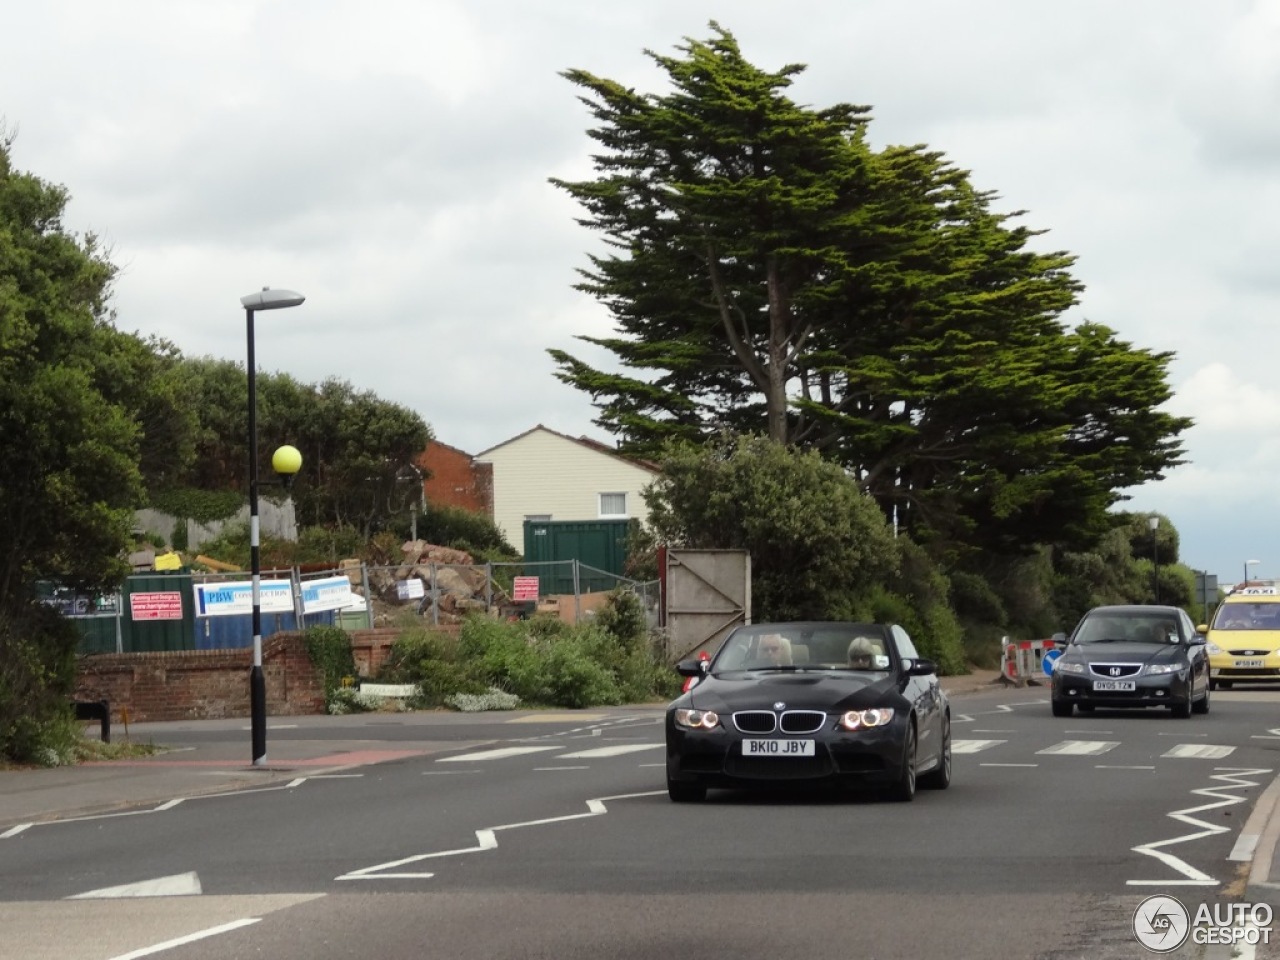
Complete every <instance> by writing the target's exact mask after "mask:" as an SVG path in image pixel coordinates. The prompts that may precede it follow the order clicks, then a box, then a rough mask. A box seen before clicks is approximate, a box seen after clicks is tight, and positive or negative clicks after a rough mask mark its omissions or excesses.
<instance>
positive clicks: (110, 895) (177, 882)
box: [67, 870, 204, 900]
mask: <svg viewBox="0 0 1280 960" xmlns="http://www.w3.org/2000/svg"><path fill="white" fill-rule="evenodd" d="M203 892H204V891H203V890H202V889H201V887H200V878H199V877H198V876H196V874H195V871H194V870H193V871H191V872H190V873H175V874H174V875H173V876H171V877H159V878H157V879H155V880H141V881H139V882H138V883H125V884H121V885H120V886H118V887H103V888H102V889H101V890H90V891H89V892H88V893H77V894H76V895H75V896H74V897H67V899H68V900H117V899H123V898H125V897H198V896H199V895H200V894H202V893H203Z"/></svg>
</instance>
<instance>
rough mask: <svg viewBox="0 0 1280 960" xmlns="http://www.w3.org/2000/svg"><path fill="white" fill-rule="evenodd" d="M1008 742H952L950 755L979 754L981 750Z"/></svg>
mask: <svg viewBox="0 0 1280 960" xmlns="http://www.w3.org/2000/svg"><path fill="white" fill-rule="evenodd" d="M1008 742H1009V741H1008V740H952V741H951V752H952V753H979V752H981V751H983V750H989V749H991V748H992V747H998V746H999V745H1000V744H1002V743H1008Z"/></svg>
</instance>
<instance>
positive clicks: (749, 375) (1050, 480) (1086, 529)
mask: <svg viewBox="0 0 1280 960" xmlns="http://www.w3.org/2000/svg"><path fill="white" fill-rule="evenodd" d="M712 30H713V36H712V38H711V39H710V40H708V41H705V42H700V41H693V40H687V41H686V43H685V45H683V46H681V47H678V50H679V52H680V53H681V54H682V56H678V57H663V56H658V55H656V54H654V53H652V52H648V51H646V53H647V55H648V56H649V57H651V58H652V59H653V60H654V61H655V62H656V63H657V64H658V65H659V66H660V67H662V68H663V70H664V71H665V72H666V73H667V75H668V77H669V79H670V83H671V88H672V89H671V92H669V93H666V94H662V95H653V94H639V93H636V92H635V91H632V90H629V89H626V88H624V87H622V86H621V85H619V84H617V83H614V82H612V81H609V80H605V79H601V78H599V77H595V76H593V75H591V74H588V73H585V72H583V71H577V70H574V71H569V72H567V73H566V74H565V76H566V77H567V78H568V79H569V80H570V81H572V82H573V83H574V84H575V85H577V86H578V87H580V88H582V89H583V90H584V91H586V93H585V94H584V96H583V98H582V99H583V101H584V103H586V104H587V105H588V107H589V108H590V110H591V112H592V115H593V117H594V119H595V121H596V124H597V125H596V126H595V127H594V128H593V129H592V130H591V131H590V136H591V137H592V138H593V139H594V140H596V141H597V142H598V143H599V144H600V146H601V148H602V149H601V152H599V153H598V154H596V155H595V157H594V161H595V164H596V169H597V171H598V173H599V176H598V177H597V178H595V179H593V180H589V181H582V182H573V183H571V182H565V181H562V180H556V181H553V182H555V183H556V184H558V185H559V186H561V187H562V188H564V189H565V190H566V191H568V192H569V193H570V194H571V195H572V196H574V197H575V198H576V199H577V200H579V201H580V202H581V203H582V205H583V207H584V208H585V209H586V211H587V216H586V217H585V218H584V219H583V220H582V221H581V222H582V223H583V224H584V225H586V226H589V227H591V228H592V229H595V230H598V231H600V232H601V233H602V234H603V237H604V239H605V242H606V244H607V246H608V247H609V248H610V252H608V253H606V254H604V255H599V256H593V257H592V258H591V268H590V269H589V270H586V271H584V272H583V281H582V283H580V284H579V288H580V289H582V290H584V291H586V292H589V293H591V294H592V295H593V296H596V297H597V298H598V299H600V300H601V301H602V302H603V303H604V304H606V306H607V307H608V309H609V310H610V312H611V313H612V315H613V317H614V319H615V323H616V327H617V335H616V336H613V337H601V338H593V337H583V338H582V339H584V340H587V341H588V342H591V343H594V344H597V345H599V346H603V347H605V348H607V349H608V350H610V351H611V352H613V353H614V355H615V356H616V357H617V359H618V361H619V365H620V367H621V368H622V372H609V371H603V370H599V369H594V368H592V367H590V366H589V365H587V364H585V363H583V362H582V361H580V360H578V359H576V358H574V357H573V356H571V355H570V354H568V353H567V352H564V351H558V350H553V351H551V353H552V356H553V357H554V358H555V360H556V361H557V362H558V364H559V366H560V371H559V374H558V376H559V377H560V378H561V379H562V380H564V381H565V382H567V383H570V384H572V385H574V386H576V387H578V388H579V389H581V390H584V391H586V392H588V393H590V394H591V396H592V398H593V400H594V401H595V403H596V405H597V408H598V409H599V416H598V418H597V421H596V422H597V423H598V424H599V425H601V426H602V427H604V428H605V429H608V430H610V431H612V432H614V433H616V434H618V435H619V437H620V438H621V440H622V441H623V446H624V449H629V450H632V451H635V452H638V453H645V454H649V455H652V454H654V453H655V452H656V451H657V450H658V449H660V447H661V444H662V443H663V441H665V440H666V439H668V438H670V437H673V436H675V437H680V438H683V439H690V440H695V441H701V440H706V439H707V438H709V437H710V436H712V435H713V434H714V433H715V432H717V431H719V430H722V429H726V428H727V429H730V430H735V431H738V432H743V433H747V432H759V431H763V432H766V433H767V435H768V436H769V437H770V438H771V439H773V440H775V441H777V442H781V443H790V444H799V445H803V446H807V447H813V448H816V449H818V450H821V451H822V452H823V453H824V455H825V456H827V457H829V458H831V459H833V460H835V461H837V462H839V463H841V464H842V465H843V466H845V467H846V468H847V469H848V470H849V471H850V472H851V473H852V474H853V475H854V476H855V477H857V478H858V479H859V480H860V482H862V484H863V485H864V488H865V489H866V490H868V491H869V492H870V493H871V494H872V495H873V496H874V497H875V498H876V500H877V501H878V502H879V503H880V505H881V507H882V509H883V510H885V512H886V513H889V514H892V515H894V516H895V517H896V519H897V520H898V521H899V523H900V524H902V525H904V526H906V527H907V528H909V529H912V530H913V531H914V532H916V533H917V534H918V535H919V536H920V537H921V539H924V540H928V541H931V542H934V543H937V544H941V545H943V546H945V547H951V548H954V549H956V550H965V549H970V548H979V549H995V550H1016V549H1019V548H1022V547H1025V546H1027V545H1029V544H1032V543H1036V542H1053V543H1065V544H1081V543H1088V542H1091V541H1092V540H1093V539H1094V538H1096V537H1097V536H1098V535H1099V534H1100V533H1101V532H1102V531H1103V530H1104V529H1105V528H1106V526H1107V524H1108V523H1109V519H1108V516H1107V511H1108V508H1109V507H1110V506H1112V505H1113V504H1114V503H1115V502H1116V500H1117V499H1118V497H1119V492H1118V491H1119V490H1120V489H1121V488H1123V487H1126V486H1132V485H1134V484H1137V483H1141V482H1143V481H1145V480H1150V479H1154V478H1157V477H1159V476H1160V475H1161V472H1162V471H1163V470H1164V469H1167V468H1168V467H1170V466H1172V465H1174V464H1176V463H1178V462H1179V460H1178V456H1179V453H1180V446H1179V443H1178V441H1177V437H1178V434H1179V433H1180V432H1181V431H1182V430H1184V429H1185V428H1186V427H1187V426H1188V425H1189V422H1188V421H1186V420H1183V419H1180V418H1175V417H1171V416H1169V415H1167V414H1164V413H1161V412H1159V411H1158V410H1157V409H1156V408H1157V407H1158V406H1159V404H1161V403H1163V402H1164V400H1166V399H1167V398H1168V396H1169V389H1168V386H1167V370H1166V368H1167V365H1168V362H1169V360H1170V359H1171V355H1169V354H1162V353H1151V352H1148V351H1143V350H1135V349H1133V348H1132V347H1131V346H1130V345H1128V344H1126V343H1123V342H1121V341H1119V340H1118V339H1117V338H1116V337H1115V335H1114V334H1113V333H1112V332H1111V331H1109V330H1106V329H1105V328H1102V327H1099V326H1094V325H1090V324H1085V325H1082V326H1081V327H1080V328H1079V329H1077V330H1074V331H1070V330H1068V329H1067V328H1066V327H1065V325H1064V324H1063V322H1062V320H1061V315H1062V314H1063V313H1064V312H1065V311H1066V310H1067V309H1069V308H1070V307H1071V306H1073V305H1074V304H1075V302H1076V298H1077V296H1078V293H1079V290H1080V285H1079V283H1078V282H1077V281H1076V280H1075V279H1074V278H1073V277H1072V276H1071V274H1070V272H1069V269H1070V267H1071V266H1072V263H1073V258H1072V257H1070V256H1069V255H1068V254H1066V253H1063V252H1055V253H1038V252H1035V251H1033V250H1031V249H1029V243H1030V241H1031V240H1032V238H1033V237H1035V235H1036V233H1035V232H1034V231H1032V230H1030V229H1027V228H1025V227H1022V226H1018V225H1017V224H1016V223H1015V222H1014V221H1015V220H1016V218H1017V217H1018V216H1020V214H1016V213H1015V214H1006V215H1001V214H997V213H995V212H993V211H992V210H991V203H992V201H993V199H994V197H993V195H992V194H990V193H984V192H981V191H978V190H976V189H975V188H974V187H973V186H972V185H971V183H970V181H969V175H968V174H967V172H965V171H961V170H957V169H956V168H955V167H953V166H952V165H951V164H950V163H948V162H947V161H946V159H945V157H944V156H943V155H942V154H940V153H938V152H936V151H931V150H928V149H927V148H925V147H923V146H915V147H889V148H886V149H884V150H882V151H879V152H875V151H872V150H870V149H869V148H868V146H867V144H866V138H865V137H866V128H867V125H868V123H869V115H868V111H867V108H865V107H856V106H850V105H847V104H838V105H836V106H834V107H831V108H828V109H825V110H815V109H810V108H806V107H801V106H798V105H796V104H795V103H793V102H792V101H791V100H789V99H788V98H787V97H786V96H785V95H784V92H783V91H785V89H786V88H787V87H788V86H789V85H790V83H791V81H792V78H793V77H794V76H795V75H796V74H797V73H799V72H800V71H801V70H802V69H803V68H802V67H800V66H796V65H790V66H786V67H784V68H782V69H781V70H779V71H777V72H772V73H771V72H767V71H763V70H760V69H759V68H757V67H754V66H752V65H751V64H749V63H748V62H747V61H746V60H745V59H744V58H743V56H742V53H741V51H740V49H739V47H738V45H737V43H736V41H735V40H734V38H733V37H732V35H731V34H729V33H728V32H727V31H725V30H723V29H721V28H720V27H719V26H717V25H716V24H714V23H713V24H712Z"/></svg>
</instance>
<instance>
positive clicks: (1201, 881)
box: [1127, 767, 1271, 887]
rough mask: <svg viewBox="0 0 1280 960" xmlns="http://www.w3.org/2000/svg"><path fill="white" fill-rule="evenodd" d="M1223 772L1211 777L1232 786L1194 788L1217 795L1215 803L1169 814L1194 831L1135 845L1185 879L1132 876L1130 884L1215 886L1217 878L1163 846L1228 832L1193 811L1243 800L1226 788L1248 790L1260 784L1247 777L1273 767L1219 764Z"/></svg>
mask: <svg viewBox="0 0 1280 960" xmlns="http://www.w3.org/2000/svg"><path fill="white" fill-rule="evenodd" d="M1218 769H1219V770H1223V771H1225V772H1223V773H1216V774H1214V775H1213V776H1212V777H1210V778H1209V779H1211V780H1224V781H1226V782H1228V783H1229V784H1231V786H1229V787H1220V788H1213V787H1204V788H1201V789H1198V790H1192V791H1191V792H1192V793H1193V794H1196V795H1198V796H1202V797H1216V798H1217V801H1216V802H1215V803H1204V804H1201V805H1200V806H1197V807H1187V808H1185V809H1183V810H1174V811H1173V812H1172V813H1170V814H1169V816H1170V817H1172V818H1173V819H1175V820H1179V821H1181V822H1182V823H1185V824H1187V825H1189V826H1192V827H1199V828H1200V829H1199V830H1197V831H1196V832H1195V833H1188V834H1185V835H1183V836H1180V837H1171V838H1169V839H1168V840H1157V841H1156V842H1155V843H1144V844H1142V845H1141V846H1137V847H1132V848H1131V849H1132V850H1133V852H1134V853H1141V854H1143V855H1145V856H1148V857H1155V858H1156V859H1157V860H1159V861H1160V862H1161V863H1163V864H1164V865H1165V866H1167V867H1169V868H1170V869H1172V870H1174V871H1176V872H1178V873H1180V874H1181V875H1182V876H1183V877H1184V878H1185V879H1182V880H1170V879H1168V878H1167V877H1166V878H1164V879H1162V880H1129V881H1127V883H1128V884H1129V885H1130V886H1166V887H1172V886H1215V885H1217V883H1218V881H1217V880H1215V879H1214V878H1213V877H1211V876H1209V875H1208V874H1207V873H1204V872H1203V871H1201V870H1197V869H1196V868H1195V867H1193V866H1191V864H1189V863H1187V862H1186V861H1185V860H1181V859H1179V858H1178V857H1175V856H1174V855H1173V854H1171V853H1166V852H1165V851H1164V850H1162V849H1161V848H1162V847H1169V846H1173V845H1174V844H1176V843H1190V842H1191V841H1192V840H1200V839H1203V838H1204V837H1212V836H1216V835H1217V834H1219V833H1226V832H1227V831H1228V829H1229V828H1227V827H1220V826H1218V825H1216V824H1212V823H1205V822H1204V821H1203V820H1197V819H1196V818H1195V817H1194V816H1192V814H1195V813H1203V812H1204V811H1206V810H1216V809H1218V808H1219V807H1229V806H1232V805H1234V804H1238V803H1244V801H1245V798H1244V797H1243V796H1236V795H1235V794H1233V793H1224V792H1222V791H1225V790H1247V789H1248V788H1249V787H1256V786H1258V785H1259V783H1258V781H1257V780H1249V779H1247V778H1248V777H1256V776H1260V775H1262V774H1264V773H1270V772H1271V771H1270V770H1265V769H1255V768H1246V767H1219V768H1218Z"/></svg>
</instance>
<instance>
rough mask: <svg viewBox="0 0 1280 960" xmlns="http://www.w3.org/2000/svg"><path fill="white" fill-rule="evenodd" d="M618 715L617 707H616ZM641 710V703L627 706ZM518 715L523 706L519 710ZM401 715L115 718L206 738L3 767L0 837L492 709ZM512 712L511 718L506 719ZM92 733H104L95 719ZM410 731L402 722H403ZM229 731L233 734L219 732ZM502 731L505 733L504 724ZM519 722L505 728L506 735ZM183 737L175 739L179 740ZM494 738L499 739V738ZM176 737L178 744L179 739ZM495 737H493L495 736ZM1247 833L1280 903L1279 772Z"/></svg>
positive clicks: (336, 767)
mask: <svg viewBox="0 0 1280 960" xmlns="http://www.w3.org/2000/svg"><path fill="white" fill-rule="evenodd" d="M942 685H943V688H944V689H945V690H946V691H947V693H948V694H949V695H950V696H951V697H952V699H953V703H954V702H955V701H956V700H959V699H963V698H964V697H967V696H972V695H975V694H979V693H982V692H987V691H992V690H998V689H1002V687H1003V686H1004V683H1003V681H1002V680H1001V677H1000V674H999V672H998V671H994V670H980V671H974V672H973V673H970V674H966V675H963V676H958V677H944V678H942ZM612 709H613V710H614V711H616V708H612ZM626 709H632V708H626ZM634 709H647V710H660V709H661V705H658V704H644V705H639V706H637V707H635V708H634ZM518 712H519V711H518ZM562 714H574V715H580V716H581V719H582V720H583V721H591V720H595V719H599V718H600V717H601V714H600V713H599V712H595V713H594V714H593V711H590V710H583V711H563V712H562ZM394 716H395V717H396V719H397V720H404V721H405V722H406V723H415V724H417V725H419V726H420V729H421V736H420V737H418V738H411V739H407V740H406V739H395V740H390V739H386V738H385V736H384V735H383V734H384V732H385V731H386V730H387V719H388V715H387V714H385V713H368V714H349V715H346V716H344V717H342V718H341V723H342V726H343V728H344V729H350V730H352V731H353V734H354V735H355V736H356V737H357V738H356V739H352V740H332V739H307V738H305V736H303V735H301V734H302V733H303V731H304V730H305V728H313V729H317V730H321V729H323V728H324V727H325V726H328V725H330V724H331V723H332V722H333V721H337V720H338V719H339V718H336V717H332V718H331V717H327V716H309V717H287V718H283V717H282V718H269V721H268V743H267V756H266V758H265V762H264V763H263V764H262V765H259V766H255V765H253V763H252V762H251V748H250V736H249V726H248V720H247V719H237V720H188V721H177V722H174V723H149V724H134V725H133V727H132V729H130V730H128V731H126V730H125V728H123V727H122V726H120V725H119V724H116V725H114V726H113V729H112V735H113V736H112V739H113V741H114V742H118V741H119V740H120V739H121V738H122V737H124V736H128V737H129V738H130V739H132V740H133V741H135V742H143V743H145V742H151V743H156V744H161V745H163V744H165V743H166V730H168V731H170V736H173V735H174V733H175V732H176V729H175V728H179V727H181V728H183V729H184V730H186V731H192V730H194V731H198V732H200V734H201V736H200V737H199V738H197V739H195V740H194V741H184V742H191V743H193V745H190V746H184V747H183V748H182V749H180V750H167V751H165V752H162V753H160V754H157V755H155V756H153V757H137V758H131V759H122V760H110V761H101V762H95V763H83V764H79V765H76V766H67V767H54V768H37V769H29V768H20V769H4V770H0V839H3V838H4V836H5V834H6V833H13V832H15V831H17V830H21V829H23V828H24V825H27V824H34V823H40V822H46V821H50V820H66V819H71V818H75V817H83V816H94V815H100V814H103V813H111V812H123V811H127V810H130V809H145V808H147V807H148V806H152V805H156V806H158V805H160V804H165V803H169V802H171V801H173V800H175V799H180V798H189V797H194V796H206V795H209V794H216V793H227V792H233V791H238V790H245V789H251V788H255V787H256V788H261V787H266V786H272V785H277V784H280V783H287V782H290V781H293V780H297V779H299V778H303V777H313V776H319V775H321V774H327V773H335V772H340V771H343V770H350V769H352V768H358V767H363V766H368V765H370V764H377V763H384V762H388V761H392V760H397V759H402V758H404V757H409V756H420V755H424V754H430V753H436V752H442V751H444V750H452V749H456V748H458V747H459V746H464V745H465V744H464V743H462V742H460V741H459V740H457V739H456V738H455V739H449V740H442V739H436V738H433V737H432V730H433V727H434V728H436V729H437V730H438V726H439V724H442V723H454V722H464V721H465V722H475V721H476V718H478V717H490V718H492V717H494V716H497V715H483V714H440V713H433V714H413V713H403V714H395V715H394ZM512 718H513V715H512V714H503V715H501V719H502V721H503V722H504V724H505V722H507V721H509V720H510V719H512ZM295 721H296V722H297V726H298V727H299V728H303V729H302V730H293V731H291V736H290V737H289V738H287V739H286V738H284V737H274V738H272V737H271V735H270V731H271V727H272V725H273V724H285V723H288V724H289V725H290V726H293V725H294V722H295ZM86 729H87V730H89V731H93V730H96V729H97V728H96V726H94V725H90V726H89V727H87V728H86ZM397 729H398V730H399V731H400V735H401V736H403V726H402V725H397ZM220 732H221V733H225V734H226V735H225V736H221V735H218V734H219V733H220ZM495 734H497V731H496V730H495ZM510 735H511V728H510V727H506V726H504V728H503V730H502V734H501V736H502V737H509V736H510ZM180 739H182V738H178V737H174V740H180ZM493 739H500V737H499V736H497V735H495V737H494V738H493ZM171 742H172V741H171ZM486 742H487V741H486ZM1241 834H1242V836H1244V837H1256V838H1257V840H1256V846H1255V848H1254V856H1253V861H1252V864H1251V869H1250V873H1249V876H1248V883H1247V887H1246V889H1245V890H1244V891H1243V895H1242V896H1241V897H1240V899H1241V900H1243V901H1245V902H1267V903H1272V902H1275V901H1276V897H1277V891H1280V857H1278V856H1277V855H1276V850H1277V846H1280V778H1277V780H1276V781H1275V782H1273V783H1272V784H1271V786H1270V787H1268V788H1267V789H1266V790H1264V791H1263V793H1262V795H1261V796H1260V797H1259V799H1258V801H1257V803H1256V804H1255V806H1254V810H1253V813H1252V814H1251V815H1250V817H1249V819H1248V821H1247V822H1246V824H1245V826H1244V828H1243V830H1242V831H1241Z"/></svg>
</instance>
